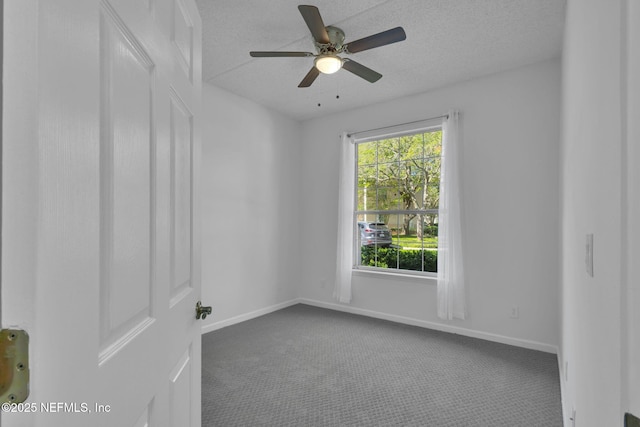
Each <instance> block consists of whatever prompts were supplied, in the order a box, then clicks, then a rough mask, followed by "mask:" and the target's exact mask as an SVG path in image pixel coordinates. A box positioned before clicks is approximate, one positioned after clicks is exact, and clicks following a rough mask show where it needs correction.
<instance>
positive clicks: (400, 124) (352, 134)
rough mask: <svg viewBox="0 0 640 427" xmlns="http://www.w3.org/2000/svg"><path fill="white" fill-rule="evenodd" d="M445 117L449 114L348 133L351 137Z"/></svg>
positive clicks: (348, 136)
mask: <svg viewBox="0 0 640 427" xmlns="http://www.w3.org/2000/svg"><path fill="white" fill-rule="evenodd" d="M445 118H446V119H448V118H449V115H448V114H443V115H441V116H436V117H429V118H428V119H421V120H414V121H412V122H407V123H398V124H397V125H391V126H383V127H381V128H375V129H367V130H361V131H358V132H353V133H348V134H347V138H351V137H352V136H354V135H357V134H359V133H365V132H371V131H374V130H383V129H391V128H394V127H396V126H404V125H412V124H414V123H420V122H426V121H428V120H435V119H445Z"/></svg>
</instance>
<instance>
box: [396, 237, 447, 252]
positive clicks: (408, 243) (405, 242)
mask: <svg viewBox="0 0 640 427" xmlns="http://www.w3.org/2000/svg"><path fill="white" fill-rule="evenodd" d="M393 244H394V245H398V246H400V247H403V248H414V249H420V248H422V245H423V242H421V241H420V239H418V238H417V237H416V236H397V235H395V236H393ZM424 247H425V248H437V247H438V238H437V237H434V236H425V238H424Z"/></svg>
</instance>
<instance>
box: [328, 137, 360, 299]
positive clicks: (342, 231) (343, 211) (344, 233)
mask: <svg viewBox="0 0 640 427" xmlns="http://www.w3.org/2000/svg"><path fill="white" fill-rule="evenodd" d="M338 176H339V178H338V179H339V181H338V182H339V184H338V185H339V187H338V188H339V190H338V194H339V196H338V197H339V198H338V246H337V248H336V249H337V250H336V254H337V256H336V283H335V287H334V289H333V297H334V298H335V299H337V300H338V301H339V302H341V303H345V304H348V303H350V302H351V273H352V271H353V236H354V233H353V212H354V205H353V203H354V195H353V194H354V193H353V192H354V188H355V149H354V145H353V140H352V139H351V138H349V137H348V136H347V134H346V133H343V134H342V137H341V139H340V173H339V175H338Z"/></svg>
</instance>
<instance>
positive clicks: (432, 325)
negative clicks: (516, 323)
mask: <svg viewBox="0 0 640 427" xmlns="http://www.w3.org/2000/svg"><path fill="white" fill-rule="evenodd" d="M297 302H299V303H302V304H307V305H311V306H315V307H321V308H328V309H330V310H337V311H344V312H346V313H352V314H359V315H361V316H368V317H374V318H376V319H383V320H389V321H392V322H397V323H403V324H405V325H412V326H419V327H422V328H427V329H434V330H437V331H442V332H448V333H451V334H458V335H464V336H467V337H472V338H479V339H483V340H487V341H493V342H498V343H501V344H508V345H513V346H516V347H523V348H528V349H530V350H538V351H544V352H545V353H553V354H557V353H558V347H557V346H554V345H550V344H545V343H541V342H537V341H530V340H523V339H519V338H512V337H507V336H504V335H498V334H492V333H489V332H481V331H474V330H472V329H467V328H461V327H458V326H450V325H445V324H442V323H436V322H428V321H426V320H419V319H414V318H411V317H404V316H397V315H395V314H388V313H382V312H379V311H373V310H366V309H363V308H357V307H352V306H349V305H343V304H336V303H328V302H324V301H317V300H312V299H307V298H298V300H297Z"/></svg>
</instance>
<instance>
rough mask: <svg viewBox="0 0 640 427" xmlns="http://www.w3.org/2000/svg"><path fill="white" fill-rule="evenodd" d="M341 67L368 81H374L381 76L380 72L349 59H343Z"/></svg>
mask: <svg viewBox="0 0 640 427" xmlns="http://www.w3.org/2000/svg"><path fill="white" fill-rule="evenodd" d="M342 68H344V69H345V70H347V71H350V72H352V73H353V74H355V75H356V76H359V77H362V78H363V79H365V80H366V81H368V82H370V83H375V82H377V81H378V80H380V78H381V77H382V74H380V73H378V72H375V71H373V70H372V69H371V68H368V67H365V66H364V65H362V64H360V63H359V62H356V61H352V60H351V59H345V60H344V63H343V64H342Z"/></svg>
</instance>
